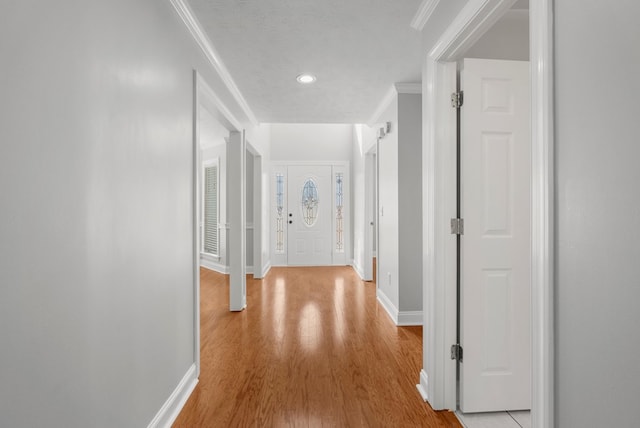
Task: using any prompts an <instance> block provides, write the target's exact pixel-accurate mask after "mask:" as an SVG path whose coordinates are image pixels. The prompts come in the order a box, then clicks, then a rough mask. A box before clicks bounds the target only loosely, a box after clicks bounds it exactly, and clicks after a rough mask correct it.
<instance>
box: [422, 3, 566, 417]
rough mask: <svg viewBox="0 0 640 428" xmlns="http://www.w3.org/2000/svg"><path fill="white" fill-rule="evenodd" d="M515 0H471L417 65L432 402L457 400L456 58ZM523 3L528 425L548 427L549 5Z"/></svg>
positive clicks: (437, 405)
mask: <svg viewBox="0 0 640 428" xmlns="http://www.w3.org/2000/svg"><path fill="white" fill-rule="evenodd" d="M514 3H515V0H469V2H468V3H467V4H466V6H465V7H463V9H462V10H461V11H460V13H459V14H458V16H456V18H454V20H453V21H452V23H451V24H450V25H449V27H448V28H447V29H445V30H444V32H443V33H442V35H441V37H440V39H439V40H438V41H437V42H436V44H435V45H434V47H433V49H432V50H431V51H430V52H429V53H428V55H427V57H426V60H425V66H424V67H423V79H422V82H423V83H422V85H423V93H424V94H426V95H425V96H424V97H423V109H422V110H423V112H424V115H425V116H424V117H423V159H422V161H423V224H424V228H423V243H424V244H423V245H424V247H423V269H424V270H423V275H424V284H423V285H424V292H423V299H424V301H423V304H424V311H425V320H424V321H425V328H424V333H423V334H424V341H423V370H422V371H421V373H420V384H419V385H418V389H419V391H420V393H421V394H422V396H423V398H424V399H425V400H426V401H429V403H430V404H431V406H432V407H433V408H434V409H436V410H439V409H455V408H456V364H455V361H454V360H451V359H450V349H449V348H450V346H451V345H452V344H454V343H455V340H456V263H457V261H456V243H455V242H456V240H455V239H454V235H450V234H449V230H448V226H449V220H450V219H451V218H454V217H455V216H456V215H455V214H456V198H455V194H456V192H455V186H456V157H455V156H456V152H455V147H456V144H455V129H456V115H455V110H454V109H453V108H451V106H450V95H451V93H452V92H454V91H455V87H456V86H455V84H456V81H455V67H456V64H455V61H456V60H457V59H459V58H460V57H461V56H462V54H463V53H464V52H465V51H466V50H467V49H468V48H469V47H470V46H471V45H472V44H473V43H475V42H476V41H477V40H478V39H479V38H480V37H481V36H482V35H483V34H484V32H485V31H486V30H488V29H489V28H490V27H491V26H492V25H493V24H494V23H495V22H496V21H497V20H498V19H499V18H500V17H501V16H502V15H503V14H504V13H505V12H506V11H507V10H508V9H509V8H510V7H511V6H512V5H513V4H514ZM552 3H553V2H552V0H540V1H535V2H531V3H530V5H529V8H530V9H529V40H530V41H529V44H530V54H529V59H530V66H531V76H530V78H531V81H530V85H531V146H532V149H531V150H532V153H531V155H532V158H531V192H532V196H531V290H532V291H531V293H532V299H531V303H532V306H531V313H532V360H531V362H532V377H531V380H532V402H531V417H532V426H535V427H553V424H554V420H553V414H554V409H553V403H554V396H553V385H554V361H553V358H554V346H553V342H554V334H553V327H554V319H553V275H554V269H553V268H554V266H553V242H554V229H553V227H554V225H553V200H554V189H553V184H554V181H553V180H554V176H553V165H554V158H553V150H554V138H553V133H554V124H553V116H554V110H553V7H552Z"/></svg>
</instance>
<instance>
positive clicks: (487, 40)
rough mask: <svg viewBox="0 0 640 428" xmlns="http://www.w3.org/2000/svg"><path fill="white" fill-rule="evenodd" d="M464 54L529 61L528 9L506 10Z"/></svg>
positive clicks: (475, 56) (470, 56) (467, 56)
mask: <svg viewBox="0 0 640 428" xmlns="http://www.w3.org/2000/svg"><path fill="white" fill-rule="evenodd" d="M464 56H465V58H484V59H507V60H518V61H529V11H528V10H510V11H508V12H507V13H506V14H505V15H504V16H503V17H502V18H501V19H500V20H498V22H496V23H495V24H494V25H493V26H492V27H491V28H490V29H489V30H488V31H487V32H486V33H485V34H484V35H483V36H482V37H481V38H480V40H478V41H477V42H476V43H475V44H474V45H473V46H472V47H471V48H470V49H469V50H468V51H467V53H466V54H465V55H464Z"/></svg>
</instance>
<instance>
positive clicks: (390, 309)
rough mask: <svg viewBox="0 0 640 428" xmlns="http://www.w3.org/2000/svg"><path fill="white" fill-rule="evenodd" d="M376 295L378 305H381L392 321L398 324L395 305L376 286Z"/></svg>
mask: <svg viewBox="0 0 640 428" xmlns="http://www.w3.org/2000/svg"><path fill="white" fill-rule="evenodd" d="M376 297H377V298H378V302H380V305H382V307H383V308H384V310H385V311H387V313H388V314H389V316H390V317H391V319H392V320H393V322H394V323H395V324H396V325H398V309H397V308H396V307H395V305H394V304H393V303H392V302H391V300H389V298H388V297H387V295H386V294H384V292H383V291H382V290H380V289H379V288H378V291H377V292H376Z"/></svg>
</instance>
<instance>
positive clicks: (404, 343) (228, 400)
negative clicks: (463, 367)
mask: <svg viewBox="0 0 640 428" xmlns="http://www.w3.org/2000/svg"><path fill="white" fill-rule="evenodd" d="M227 281H228V277H226V276H224V275H221V274H218V273H216V272H213V271H210V270H207V269H201V297H200V301H201V318H200V320H201V364H202V365H201V374H200V382H199V384H198V386H197V387H196V389H195V390H194V392H193V394H192V395H191V397H190V398H189V400H188V401H187V403H186V405H185V407H184V408H183V410H182V412H181V414H180V416H179V417H178V419H177V420H176V422H175V424H174V426H175V427H223V426H224V427H247V426H257V427H279V426H291V427H315V426H331V427H361V426H362V427H377V426H380V427H383V426H384V427H405V426H412V427H417V426H424V427H459V426H460V425H459V423H458V422H457V420H456V418H455V416H454V415H453V414H452V413H449V412H434V411H432V410H431V408H430V407H429V405H428V404H426V403H424V402H423V401H422V399H421V397H420V395H419V393H418V391H417V390H416V387H415V384H416V383H417V381H418V379H417V377H418V373H419V372H420V368H421V357H422V328H421V327H396V326H395V325H394V324H393V322H392V321H391V319H390V318H389V316H388V315H387V314H386V312H385V311H384V309H383V308H382V307H381V306H379V304H378V302H377V301H376V295H375V292H376V289H375V284H374V283H367V282H362V281H361V280H360V279H359V278H358V276H357V275H356V274H355V272H353V270H352V269H351V268H349V267H322V268H272V269H271V271H270V272H269V274H268V275H267V276H266V277H265V279H263V280H261V281H260V280H253V279H252V277H251V276H249V277H248V278H247V304H248V309H247V310H245V311H243V312H240V313H238V312H229V311H228V302H229V291H228V286H227Z"/></svg>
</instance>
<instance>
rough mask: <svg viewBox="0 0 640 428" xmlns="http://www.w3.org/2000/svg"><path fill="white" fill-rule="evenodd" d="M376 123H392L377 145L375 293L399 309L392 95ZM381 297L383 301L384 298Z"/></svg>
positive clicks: (395, 121) (395, 118)
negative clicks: (376, 287) (377, 194)
mask: <svg viewBox="0 0 640 428" xmlns="http://www.w3.org/2000/svg"><path fill="white" fill-rule="evenodd" d="M378 122H391V130H390V132H389V133H388V134H387V135H386V136H385V137H384V138H382V139H381V140H380V142H379V145H378V165H379V170H378V177H379V178H378V180H379V181H378V182H379V185H380V187H379V198H380V199H379V206H378V238H379V244H378V261H377V262H378V273H379V276H378V278H377V283H378V293H382V294H383V295H384V298H386V299H388V301H389V302H390V303H391V304H392V305H393V306H394V307H395V309H396V310H397V309H398V303H399V288H398V287H399V285H398V284H399V275H400V273H399V252H400V248H399V242H398V233H399V223H398V221H399V220H398V166H399V165H398V97H397V96H395V97H394V99H393V101H392V102H391V103H390V104H389V107H388V108H387V109H386V110H385V112H384V113H383V114H382V115H381V116H380V119H379V120H378ZM384 298H383V301H384Z"/></svg>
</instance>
